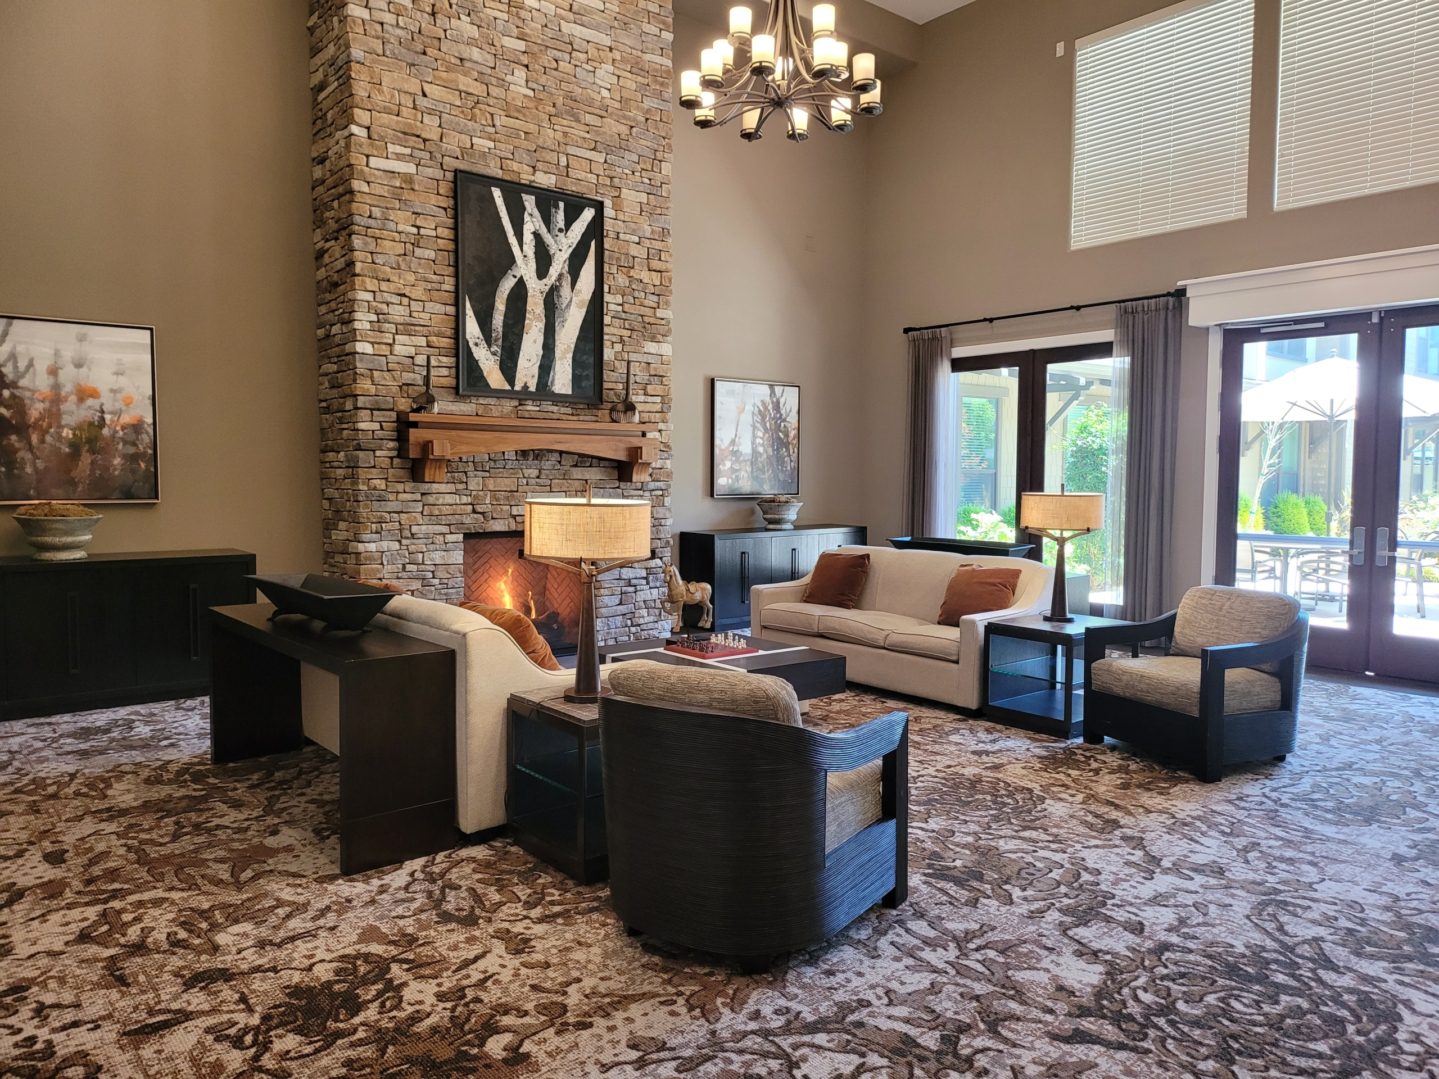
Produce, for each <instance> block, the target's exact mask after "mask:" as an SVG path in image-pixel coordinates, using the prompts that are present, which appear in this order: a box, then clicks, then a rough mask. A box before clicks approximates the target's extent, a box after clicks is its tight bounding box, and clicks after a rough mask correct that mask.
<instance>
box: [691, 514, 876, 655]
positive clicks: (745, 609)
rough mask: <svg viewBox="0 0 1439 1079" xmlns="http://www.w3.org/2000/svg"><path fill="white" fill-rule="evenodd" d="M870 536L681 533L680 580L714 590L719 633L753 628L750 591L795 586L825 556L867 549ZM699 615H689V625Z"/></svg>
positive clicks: (860, 531) (820, 529)
mask: <svg viewBox="0 0 1439 1079" xmlns="http://www.w3.org/2000/svg"><path fill="white" fill-rule="evenodd" d="M867 535H868V533H867V530H866V529H864V528H862V527H860V526H857V525H811V526H806V527H799V528H794V529H783V530H774V531H770V530H767V529H764V528H724V529H713V530H710V531H703V532H681V533H680V575H681V576H682V577H684V579H685V580H687V581H707V582H709V584H710V585H711V586H713V588H714V606H715V626H714V628H715V629H721V630H729V629H739V628H741V627H743V626H748V625H749V624H750V598H749V590H750V589H751V588H752V587H754V586H755V585H757V584H778V583H781V582H784V581H793V580H797V579H799V578H800V577H803V576H804V575H805V574H807V573H808V572H809V571H810V570H811V569H813V568H814V564H815V562H817V561H818V560H819V556H820V554H821V553H823V552H824V551H827V550H830V549H832V548H834V547H844V546H846V545H854V544H863V543H864V542H865V540H866V538H867ZM697 611H698V609H697V608H690V609H688V610H687V611H686V613H687V615H688V616H689V619H690V621H691V622H692V621H693V620H694V619H695V617H696V616H697Z"/></svg>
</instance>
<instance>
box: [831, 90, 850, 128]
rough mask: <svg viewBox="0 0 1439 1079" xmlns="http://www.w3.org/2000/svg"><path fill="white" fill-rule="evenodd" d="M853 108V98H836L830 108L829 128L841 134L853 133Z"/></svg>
mask: <svg viewBox="0 0 1439 1079" xmlns="http://www.w3.org/2000/svg"><path fill="white" fill-rule="evenodd" d="M853 108H854V99H853V98H848V97H837V98H835V99H834V100H833V101H832V102H830V106H829V126H830V127H832V128H834V129H835V130H836V131H840V132H847V131H853V130H854V116H853V115H852V114H851V112H850V110H851V109H853Z"/></svg>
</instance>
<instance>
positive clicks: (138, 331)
mask: <svg viewBox="0 0 1439 1079" xmlns="http://www.w3.org/2000/svg"><path fill="white" fill-rule="evenodd" d="M37 499H45V500H59V501H65V502H158V501H159V500H160V472H159V458H158V456H157V453H156V436H155V329H154V327H153V326H124V325H116V324H113V323H103V322H77V321H73V320H70V319H53V318H32V317H29V316H26V315H0V503H15V502H33V501H35V500H37Z"/></svg>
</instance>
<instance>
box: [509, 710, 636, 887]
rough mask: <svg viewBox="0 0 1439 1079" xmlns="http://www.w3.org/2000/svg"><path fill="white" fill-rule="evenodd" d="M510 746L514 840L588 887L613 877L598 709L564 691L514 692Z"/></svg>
mask: <svg viewBox="0 0 1439 1079" xmlns="http://www.w3.org/2000/svg"><path fill="white" fill-rule="evenodd" d="M508 742H509V751H508V765H509V767H508V772H509V776H508V779H509V781H508V783H507V784H506V787H505V818H506V820H507V821H508V822H509V826H510V836H511V838H512V839H514V841H515V842H516V843H517V844H518V845H519V846H520V847H521V848H522V849H523V850H527V851H529V852H530V853H531V854H533V855H534V856H535V857H536V858H539V859H540V860H541V861H544V862H547V863H548V864H550V865H552V866H554V867H555V868H556V869H558V870H560V871H561V872H562V873H564V874H566V875H567V876H569V877H572V878H573V879H574V880H577V881H579V882H580V883H581V884H593V883H595V882H596V881H601V880H604V879H605V878H607V877H608V876H609V875H610V859H609V848H608V846H607V844H606V841H605V799H604V786H603V780H602V778H601V767H600V708H599V705H598V704H578V703H575V702H571V701H567V700H565V699H564V696H563V695H562V693H561V691H560V690H539V691H535V692H530V693H513V694H511V695H510V702H509V739H508Z"/></svg>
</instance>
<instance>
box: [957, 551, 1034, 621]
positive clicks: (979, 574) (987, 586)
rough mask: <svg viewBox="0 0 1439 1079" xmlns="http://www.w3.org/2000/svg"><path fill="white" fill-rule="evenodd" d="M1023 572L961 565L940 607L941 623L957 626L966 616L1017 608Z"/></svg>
mask: <svg viewBox="0 0 1439 1079" xmlns="http://www.w3.org/2000/svg"><path fill="white" fill-rule="evenodd" d="M1018 587H1019V570H1017V569H1006V568H1000V567H996V566H959V567H957V568H956V569H955V571H954V573H953V574H951V575H950V578H949V584H948V586H947V587H946V588H945V590H944V599H943V601H942V602H941V603H940V606H939V624H940V625H942V626H957V625H959V620H960V619H961V618H964V617H965V616H966V615H971V614H983V613H985V612H986V611H1002V610H1004V609H1005V608H1006V607H1012V606H1014V592H1015V589H1017V588H1018Z"/></svg>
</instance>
